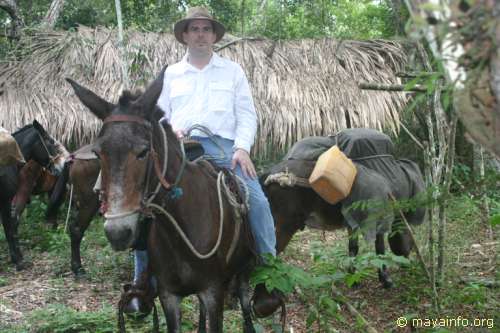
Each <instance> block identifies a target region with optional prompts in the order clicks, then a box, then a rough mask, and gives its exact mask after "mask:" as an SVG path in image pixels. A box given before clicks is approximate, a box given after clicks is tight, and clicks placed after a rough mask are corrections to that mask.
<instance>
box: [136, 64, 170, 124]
mask: <svg viewBox="0 0 500 333" xmlns="http://www.w3.org/2000/svg"><path fill="white" fill-rule="evenodd" d="M166 69H167V66H165V67H163V69H162V70H161V72H160V74H159V75H158V77H157V78H156V79H155V80H154V81H153V83H151V84H150V85H149V87H148V88H147V89H146V91H145V92H144V94H142V96H141V97H139V99H138V100H137V101H136V103H137V104H138V105H140V106H141V108H142V110H143V112H144V117H145V118H147V119H150V118H151V117H152V115H153V114H154V111H155V106H156V102H157V101H158V97H160V94H161V91H162V89H163V78H164V76H165V70H166Z"/></svg>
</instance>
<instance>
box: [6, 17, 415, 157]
mask: <svg viewBox="0 0 500 333" xmlns="http://www.w3.org/2000/svg"><path fill="white" fill-rule="evenodd" d="M234 39H235V38H233V40H232V41H231V40H228V39H224V40H223V41H222V42H221V46H222V48H221V50H220V51H219V53H220V54H221V55H222V56H225V57H227V58H230V59H233V60H235V61H237V62H238V63H240V64H242V66H243V68H244V69H245V71H246V73H247V75H248V77H249V80H250V84H251V86H252V89H253V95H254V99H255V103H256V107H257V111H258V114H259V119H260V126H259V133H258V138H257V142H256V145H255V150H254V152H255V153H257V154H258V155H267V154H268V153H269V152H270V150H271V149H272V150H274V151H280V150H283V149H284V148H286V147H287V146H289V145H290V144H291V143H293V142H295V141H296V140H297V139H300V138H303V137H306V136H310V135H326V134H332V133H335V132H337V131H339V130H341V129H343V128H346V127H372V128H377V129H386V130H387V131H389V132H393V133H396V132H397V131H398V129H399V112H400V111H401V110H402V108H403V106H404V104H405V102H406V98H405V95H404V93H395V92H381V91H362V90H360V89H359V88H358V86H357V84H358V82H359V81H372V82H373V81H375V82H378V83H386V84H394V83H398V82H399V79H398V78H397V77H396V75H395V73H396V72H398V71H401V70H402V69H403V67H404V66H405V62H406V55H405V53H404V50H403V46H402V45H400V44H398V43H397V42H392V41H381V40H373V41H338V40H333V39H320V40H301V41H286V42H285V41H282V42H273V41H270V40H261V39H260V40H255V39H254V40H248V39H247V40H236V41H235V40H234ZM19 50H20V51H22V52H21V53H18V54H17V59H19V60H12V61H9V62H4V63H1V64H0V86H1V85H2V84H4V88H3V91H4V94H3V95H2V96H0V125H1V126H3V127H5V128H7V129H9V130H14V129H16V128H18V127H21V126H23V125H25V124H26V123H28V122H31V121H32V120H33V119H35V118H36V119H38V121H40V122H41V123H42V124H43V125H44V126H45V127H46V128H47V129H48V131H49V132H50V133H51V134H53V135H55V137H57V138H58V139H60V140H62V141H63V142H64V143H66V144H69V143H71V144H72V145H74V146H79V145H81V144H84V143H88V142H90V141H91V140H92V138H93V137H95V135H96V134H97V132H98V130H99V128H100V126H101V123H100V121H99V120H98V119H96V118H95V117H94V116H93V115H92V114H91V113H90V112H87V111H86V110H84V108H85V107H84V106H83V105H82V104H81V103H80V102H79V101H78V100H77V98H76V97H75V96H74V94H73V92H72V90H71V88H70V86H69V84H67V83H66V81H65V80H64V78H65V77H71V78H73V79H75V80H77V81H78V82H80V83H81V84H83V85H85V86H87V87H90V88H91V89H93V90H94V91H95V92H97V93H98V94H100V95H101V96H103V97H105V98H107V99H108V100H110V101H116V100H117V98H118V96H119V95H120V93H121V91H122V89H123V84H122V82H123V80H122V71H121V61H122V59H125V61H126V62H127V64H128V73H129V77H130V81H131V82H132V83H131V84H132V85H133V86H132V87H131V88H137V87H143V86H145V85H146V84H147V83H148V82H149V81H150V80H151V79H152V78H153V77H154V76H155V75H156V74H157V73H158V72H159V71H160V69H161V68H162V67H163V66H164V65H165V64H171V63H174V62H176V61H178V60H180V59H181V58H182V56H183V55H184V53H185V49H184V46H182V45H180V44H179V43H177V42H176V41H175V39H174V37H173V35H170V34H157V33H145V32H135V31H129V32H128V33H127V35H126V40H125V43H124V52H121V51H120V48H118V43H117V38H116V32H115V31H110V30H107V29H103V28H98V29H89V28H85V27H80V28H79V29H78V30H77V31H69V32H37V33H34V34H33V35H31V36H30V37H26V38H25V40H24V42H23V45H22V46H21V47H20V48H19ZM122 53H123V55H122Z"/></svg>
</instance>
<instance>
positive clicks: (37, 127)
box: [33, 119, 47, 136]
mask: <svg viewBox="0 0 500 333" xmlns="http://www.w3.org/2000/svg"><path fill="white" fill-rule="evenodd" d="M33 127H34V128H35V129H36V130H37V131H38V132H40V134H41V135H42V136H46V135H47V132H46V131H45V128H43V126H42V124H40V123H39V122H38V121H37V120H36V119H35V120H33Z"/></svg>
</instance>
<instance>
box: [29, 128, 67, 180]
mask: <svg viewBox="0 0 500 333" xmlns="http://www.w3.org/2000/svg"><path fill="white" fill-rule="evenodd" d="M35 131H36V134H37V135H38V138H39V139H40V142H41V143H42V147H43V149H45V152H46V153H47V156H48V158H49V161H48V162H47V165H45V166H44V168H45V169H48V170H50V167H51V166H54V162H55V161H56V160H57V159H58V158H59V157H61V155H62V153H60V154H57V155H55V156H54V155H52V154H51V152H50V150H49V148H48V147H47V145H46V144H45V139H44V138H43V137H42V135H41V134H40V132H38V130H35Z"/></svg>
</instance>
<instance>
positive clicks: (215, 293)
mask: <svg viewBox="0 0 500 333" xmlns="http://www.w3.org/2000/svg"><path fill="white" fill-rule="evenodd" d="M199 296H200V298H201V301H202V302H203V305H204V307H205V309H206V312H207V317H208V332H209V333H222V324H223V311H224V291H223V290H222V288H221V287H220V286H212V287H210V288H209V289H208V290H205V291H203V292H201V293H200V294H199Z"/></svg>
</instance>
